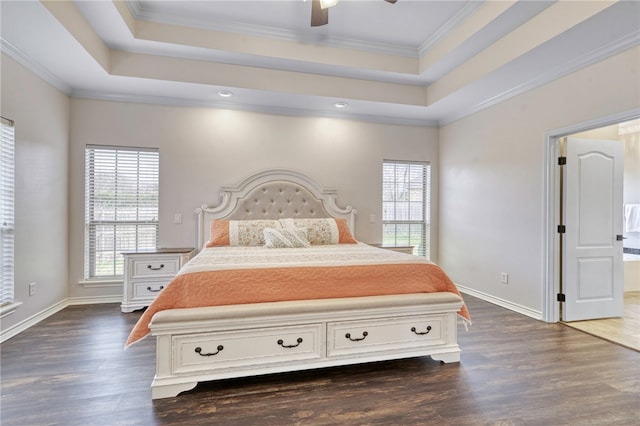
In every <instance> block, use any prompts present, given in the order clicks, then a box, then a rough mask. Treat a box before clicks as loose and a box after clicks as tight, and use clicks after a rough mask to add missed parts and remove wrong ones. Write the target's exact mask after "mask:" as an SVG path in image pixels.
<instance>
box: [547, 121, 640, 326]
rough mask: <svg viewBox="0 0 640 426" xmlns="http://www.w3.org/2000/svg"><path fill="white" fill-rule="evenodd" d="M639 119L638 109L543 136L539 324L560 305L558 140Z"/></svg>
mask: <svg viewBox="0 0 640 426" xmlns="http://www.w3.org/2000/svg"><path fill="white" fill-rule="evenodd" d="M638 118H640V109H634V110H631V111H627V112H624V113H620V114H616V115H612V116H608V117H603V118H600V119H597V120H592V121H589V122H586V123H580V124H576V125H572V126H569V127H566V128H562V129H558V130H554V131H552V132H549V133H548V134H547V135H546V138H545V139H546V140H545V142H546V143H545V172H544V178H545V182H544V188H545V194H546V197H545V200H544V202H545V215H544V229H545V232H546V238H545V241H544V248H543V249H544V269H545V270H544V281H545V282H544V287H543V301H542V306H543V312H542V314H543V320H544V321H546V322H558V321H560V320H561V319H562V318H561V309H560V305H561V304H560V302H558V301H557V299H558V293H560V283H561V276H562V275H561V274H562V264H561V261H560V253H561V248H560V237H559V234H558V228H557V226H558V224H560V223H561V216H560V200H561V194H560V182H561V179H562V176H561V172H560V170H559V167H558V166H557V162H558V157H559V154H560V139H561V138H563V137H567V136H569V135H573V134H580V133H583V132H589V131H595V130H596V129H600V128H604V127H607V126H613V125H617V124H619V123H623V122H627V121H630V120H634V119H638Z"/></svg>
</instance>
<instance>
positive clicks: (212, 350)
mask: <svg viewBox="0 0 640 426" xmlns="http://www.w3.org/2000/svg"><path fill="white" fill-rule="evenodd" d="M220 198H221V201H220V203H219V204H218V205H217V206H215V207H209V206H207V205H203V206H202V207H200V208H198V209H196V213H198V216H199V218H198V220H199V222H198V223H199V226H198V228H199V232H198V247H200V248H202V247H203V244H204V243H205V242H206V241H207V240H208V239H209V226H208V225H209V221H210V220H211V219H222V218H226V219H274V218H275V219H277V218H286V217H329V216H331V217H338V218H345V219H347V222H348V224H349V227H350V228H351V230H352V232H353V231H354V230H355V214H356V211H355V210H354V209H353V208H351V207H350V206H349V207H346V208H340V207H338V205H337V204H336V198H337V193H336V191H335V190H331V189H325V188H323V187H322V186H320V185H319V184H317V183H316V182H315V181H314V180H312V179H310V178H309V177H307V176H305V175H303V174H301V173H297V172H294V171H290V170H273V171H267V172H261V173H258V174H255V175H253V176H250V177H249V178H247V179H245V180H244V181H243V182H241V183H240V184H239V185H238V186H236V187H225V188H222V189H221V193H220ZM354 235H355V233H354ZM461 306H462V300H461V299H460V297H459V296H457V295H455V294H453V293H428V294H427V293H419V294H404V295H388V296H368V297H353V298H341V299H321V300H301V301H286V302H272V303H256V304H245V305H230V306H215V307H204V308H188V309H172V310H167V311H161V312H158V313H156V314H155V315H154V317H153V319H152V321H151V324H150V328H151V334H152V335H153V336H156V339H157V345H156V375H155V378H154V380H153V383H152V385H151V388H152V398H153V399H157V398H167V397H173V396H177V395H178V394H179V393H180V392H182V391H186V390H189V389H192V388H193V387H195V386H196V384H197V383H198V382H200V381H208V380H219V379H226V378H232V377H244V376H254V375H261V374H270V373H279V372H286V371H296V370H306V369H314V368H322V367H331V366H339V365H348V364H356V363H363V362H373V361H382V360H390V359H399V358H408V357H417V356H427V355H430V356H431V357H432V358H433V359H435V360H440V361H442V362H458V361H459V360H460V348H459V346H458V343H457V314H456V313H457V311H458V310H459V309H460V307H461Z"/></svg>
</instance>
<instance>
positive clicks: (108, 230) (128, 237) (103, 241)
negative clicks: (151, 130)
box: [85, 145, 159, 279]
mask: <svg viewBox="0 0 640 426" xmlns="http://www.w3.org/2000/svg"><path fill="white" fill-rule="evenodd" d="M158 175H159V152H158V150H157V149H142V148H125V147H109V146H91V145H89V146H87V148H86V152H85V201H86V207H85V238H86V241H85V278H87V279H110V278H111V279H112V278H119V277H121V276H122V275H123V258H122V254H121V253H122V252H124V251H136V250H141V249H152V248H155V247H156V246H157V243H158V186H159V184H158V180H159V179H158Z"/></svg>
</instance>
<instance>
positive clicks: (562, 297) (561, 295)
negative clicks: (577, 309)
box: [558, 293, 566, 302]
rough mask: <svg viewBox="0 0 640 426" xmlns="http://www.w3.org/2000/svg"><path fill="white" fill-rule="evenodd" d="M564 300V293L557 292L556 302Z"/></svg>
mask: <svg viewBox="0 0 640 426" xmlns="http://www.w3.org/2000/svg"><path fill="white" fill-rule="evenodd" d="M565 300H566V298H565V297H564V293H558V302H564V301H565Z"/></svg>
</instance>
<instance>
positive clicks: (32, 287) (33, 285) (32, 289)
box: [29, 283, 36, 296]
mask: <svg viewBox="0 0 640 426" xmlns="http://www.w3.org/2000/svg"><path fill="white" fill-rule="evenodd" d="M34 294H36V283H31V284H29V296H33V295H34Z"/></svg>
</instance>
